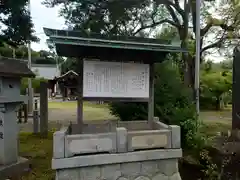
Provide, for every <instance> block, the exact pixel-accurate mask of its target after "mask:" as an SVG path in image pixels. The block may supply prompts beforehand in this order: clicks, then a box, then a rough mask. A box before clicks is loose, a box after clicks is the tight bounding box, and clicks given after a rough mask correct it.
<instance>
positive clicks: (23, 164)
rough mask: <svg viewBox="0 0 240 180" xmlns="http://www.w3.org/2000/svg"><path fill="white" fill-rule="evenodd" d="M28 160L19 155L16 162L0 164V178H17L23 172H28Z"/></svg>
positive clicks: (0, 179)
mask: <svg viewBox="0 0 240 180" xmlns="http://www.w3.org/2000/svg"><path fill="white" fill-rule="evenodd" d="M29 167H30V161H29V160H28V159H26V158H23V157H19V159H18V162H16V163H14V164H10V165H0V180H5V179H8V178H9V179H10V178H17V179H20V178H19V177H20V176H21V175H22V174H23V173H24V172H28V171H29Z"/></svg>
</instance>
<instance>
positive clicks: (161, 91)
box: [110, 61, 201, 147]
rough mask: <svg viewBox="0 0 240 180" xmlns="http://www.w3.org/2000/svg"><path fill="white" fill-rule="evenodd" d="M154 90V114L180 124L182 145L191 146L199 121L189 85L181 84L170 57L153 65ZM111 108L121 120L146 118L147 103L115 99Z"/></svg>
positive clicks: (167, 121) (163, 120)
mask: <svg viewBox="0 0 240 180" xmlns="http://www.w3.org/2000/svg"><path fill="white" fill-rule="evenodd" d="M154 93H155V107H154V109H155V110H154V115H155V116H157V117H159V119H160V120H161V121H162V122H164V123H166V124H176V125H179V126H181V132H182V146H184V147H186V146H194V145H195V141H196V139H195V138H196V134H197V131H198V122H197V118H196V113H195V107H194V104H193V103H192V100H191V98H190V94H191V89H189V88H186V87H185V86H184V84H183V83H182V80H181V77H180V73H179V71H178V68H177V67H174V65H173V64H172V63H171V62H170V61H168V62H167V61H166V62H164V63H161V64H157V65H156V66H155V92H154ZM110 110H111V113H112V114H113V115H115V116H117V117H118V118H119V119H120V120H123V121H124V120H143V119H147V103H123V102H114V103H111V104H110ZM198 140H200V141H201V138H200V139H198Z"/></svg>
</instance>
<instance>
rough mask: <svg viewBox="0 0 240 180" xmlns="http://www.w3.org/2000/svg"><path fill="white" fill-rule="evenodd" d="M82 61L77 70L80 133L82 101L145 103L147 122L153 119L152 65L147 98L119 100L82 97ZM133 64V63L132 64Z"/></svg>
mask: <svg viewBox="0 0 240 180" xmlns="http://www.w3.org/2000/svg"><path fill="white" fill-rule="evenodd" d="M83 62H84V61H83V60H79V61H78V69H79V72H78V74H79V81H78V97H77V99H78V100H77V124H78V125H79V128H80V129H79V130H80V132H82V127H83V101H84V100H85V101H112V102H113V101H122V102H124V101H125V102H147V103H148V122H149V123H151V121H152V120H153V118H154V64H153V63H151V64H149V98H121V97H117V98H116V97H84V96H83V87H84V82H83V78H84V74H83V72H84V70H83V68H84V67H83ZM133 64H134V63H133Z"/></svg>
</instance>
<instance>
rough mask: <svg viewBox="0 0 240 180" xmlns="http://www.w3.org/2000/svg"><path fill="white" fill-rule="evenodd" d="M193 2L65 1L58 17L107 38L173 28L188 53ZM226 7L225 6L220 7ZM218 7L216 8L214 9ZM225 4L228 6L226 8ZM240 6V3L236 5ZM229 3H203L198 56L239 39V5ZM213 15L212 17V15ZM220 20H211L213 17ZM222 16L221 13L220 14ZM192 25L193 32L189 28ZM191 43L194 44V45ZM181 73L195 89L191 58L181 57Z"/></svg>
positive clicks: (48, 1) (49, 1) (52, 0)
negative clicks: (217, 16) (212, 36)
mask: <svg viewBox="0 0 240 180" xmlns="http://www.w3.org/2000/svg"><path fill="white" fill-rule="evenodd" d="M195 2H196V1H189V0H184V2H183V6H181V5H180V1H178V0H174V1H170V0H164V1H158V0H156V1H150V0H140V1H124V0H121V1H120V0H116V1H106V0H105V1H99V0H87V1H82V0H73V1H64V7H63V8H62V10H61V16H63V17H64V18H65V19H66V22H67V24H69V25H71V27H72V28H73V29H77V30H82V31H83V32H86V33H89V32H96V33H102V34H107V35H131V36H139V35H141V34H144V35H145V36H148V35H149V34H151V33H152V32H153V31H154V30H156V28H157V27H160V26H161V25H163V24H164V25H165V24H168V25H169V26H172V27H175V28H176V32H177V35H178V37H179V39H180V40H181V47H183V48H186V49H189V48H191V46H192V45H191V44H189V35H191V39H193V40H194V37H195V36H194V33H195V29H196V22H195V19H196V9H195V8H196V4H195ZM61 3H63V1H55V0H45V4H47V5H48V6H50V7H53V6H57V5H59V4H61ZM223 3H225V6H222V4H223ZM216 4H217V5H218V6H217V7H216V8H214V10H213V7H214V6H215V5H216ZM226 4H227V5H228V6H226ZM238 4H239V3H238ZM238 4H237V3H234V2H233V1H231V0H227V1H226V0H225V1H223V0H222V1H220V2H219V1H211V2H209V1H203V6H202V7H203V8H202V10H201V11H202V17H203V19H202V22H201V27H202V28H201V36H202V37H203V38H202V39H201V55H205V54H206V53H209V52H210V50H211V49H214V48H217V49H221V48H223V47H225V46H226V45H228V46H229V45H230V44H232V43H233V42H235V39H236V38H239V31H238V29H239V19H240V18H239V15H240V13H238V12H239V5H238ZM213 12H214V13H213ZM216 12H217V13H218V14H220V18H219V19H216V18H214V14H216ZM223 12H224V13H223ZM190 24H192V26H193V31H190V30H189V29H190V28H189V25H190ZM212 31H214V34H216V37H214V38H211V40H213V41H211V42H209V40H208V37H209V36H208V35H209V34H211V33H212ZM193 42H194V41H193ZM193 49H195V48H193ZM181 60H182V63H181V69H182V73H183V74H184V82H185V84H186V85H190V86H192V87H193V85H194V79H195V78H194V71H195V66H194V62H195V61H194V60H195V56H194V54H189V53H183V54H182V58H181Z"/></svg>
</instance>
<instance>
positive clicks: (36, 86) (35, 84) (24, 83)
mask: <svg viewBox="0 0 240 180" xmlns="http://www.w3.org/2000/svg"><path fill="white" fill-rule="evenodd" d="M42 81H45V82H46V81H47V80H46V79H44V78H35V79H32V88H33V89H34V93H39V92H40V82H42ZM27 88H28V78H23V79H22V84H21V94H26V89H27Z"/></svg>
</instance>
